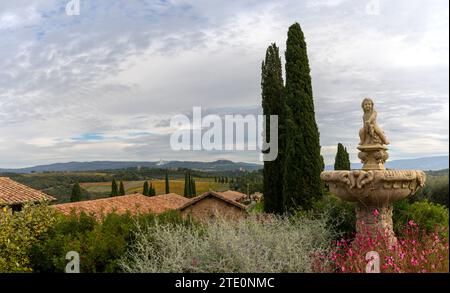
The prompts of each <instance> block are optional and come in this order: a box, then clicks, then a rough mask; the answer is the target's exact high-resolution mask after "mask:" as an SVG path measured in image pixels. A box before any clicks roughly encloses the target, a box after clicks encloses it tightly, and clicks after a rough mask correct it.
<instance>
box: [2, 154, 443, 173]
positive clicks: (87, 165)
mask: <svg viewBox="0 0 450 293" xmlns="http://www.w3.org/2000/svg"><path fill="white" fill-rule="evenodd" d="M139 166H140V167H145V168H162V169H165V168H168V169H174V168H188V169H194V170H200V171H234V170H246V171H253V170H258V169H261V168H262V167H263V166H262V164H251V163H243V162H233V161H229V160H218V161H213V162H198V161H192V162H191V161H158V162H138V161H93V162H68V163H55V164H49V165H39V166H34V167H28V168H19V169H0V172H4V173H7V172H10V173H32V172H74V171H100V170H116V169H127V168H137V167H139ZM361 166H362V165H361V164H352V169H361ZM448 166H449V157H448V156H438V157H426V158H417V159H405V160H393V161H388V162H387V163H386V168H390V169H419V170H424V171H428V170H442V169H447V168H448ZM325 169H326V170H333V166H332V165H329V166H326V168H325Z"/></svg>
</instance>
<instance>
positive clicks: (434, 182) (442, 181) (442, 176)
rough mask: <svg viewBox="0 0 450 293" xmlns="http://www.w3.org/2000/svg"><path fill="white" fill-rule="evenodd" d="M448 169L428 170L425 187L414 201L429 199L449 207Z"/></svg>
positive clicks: (416, 195) (414, 197)
mask: <svg viewBox="0 0 450 293" xmlns="http://www.w3.org/2000/svg"><path fill="white" fill-rule="evenodd" d="M448 182H449V181H448V169H446V170H441V171H434V172H433V171H431V172H427V182H426V184H425V187H424V188H422V189H420V190H419V191H418V192H417V193H416V194H415V195H414V196H413V197H412V198H411V200H412V201H421V200H429V201H430V202H433V203H438V204H441V205H445V206H446V207H447V208H448V207H449V188H448Z"/></svg>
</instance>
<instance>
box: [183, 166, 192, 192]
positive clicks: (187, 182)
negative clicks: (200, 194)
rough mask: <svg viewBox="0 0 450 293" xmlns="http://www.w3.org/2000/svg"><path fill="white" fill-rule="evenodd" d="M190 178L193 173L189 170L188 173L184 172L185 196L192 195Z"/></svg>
mask: <svg viewBox="0 0 450 293" xmlns="http://www.w3.org/2000/svg"><path fill="white" fill-rule="evenodd" d="M190 178H191V174H190V172H189V171H187V172H186V174H184V193H183V194H184V196H186V197H189V196H190V195H191V190H190V187H191V185H190V183H191V181H190Z"/></svg>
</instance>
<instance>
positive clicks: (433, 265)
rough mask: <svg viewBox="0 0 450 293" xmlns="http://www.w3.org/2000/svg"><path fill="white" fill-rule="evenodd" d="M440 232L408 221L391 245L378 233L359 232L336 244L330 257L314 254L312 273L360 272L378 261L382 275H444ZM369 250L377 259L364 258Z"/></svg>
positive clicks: (444, 238)
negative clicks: (429, 273)
mask: <svg viewBox="0 0 450 293" xmlns="http://www.w3.org/2000/svg"><path fill="white" fill-rule="evenodd" d="M375 216H376V215H375ZM444 230H447V228H437V229H436V230H435V231H434V232H431V233H430V232H427V231H426V230H425V229H421V228H419V226H418V225H417V224H416V223H414V221H412V220H410V221H409V222H408V224H407V225H406V226H405V227H404V228H403V230H402V233H401V235H402V237H401V238H399V239H397V241H394V243H393V241H392V238H391V237H389V235H388V234H386V233H384V232H382V231H377V232H375V233H373V232H372V233H370V231H362V232H361V233H359V234H357V235H356V237H355V238H354V239H351V240H345V239H342V240H339V241H337V243H336V248H335V250H334V251H333V252H332V253H331V255H318V256H317V261H316V262H315V270H316V271H322V272H323V271H326V272H342V273H346V272H353V273H364V272H367V268H368V267H372V264H373V263H375V264H376V263H377V262H378V261H379V269H380V272H382V273H427V272H448V271H449V259H448V258H449V246H448V232H447V231H444ZM371 251H375V252H376V253H378V255H379V260H377V259H375V257H374V256H373V255H372V257H370V256H369V255H367V253H368V252H371ZM367 256H369V257H367ZM369 269H370V268H369Z"/></svg>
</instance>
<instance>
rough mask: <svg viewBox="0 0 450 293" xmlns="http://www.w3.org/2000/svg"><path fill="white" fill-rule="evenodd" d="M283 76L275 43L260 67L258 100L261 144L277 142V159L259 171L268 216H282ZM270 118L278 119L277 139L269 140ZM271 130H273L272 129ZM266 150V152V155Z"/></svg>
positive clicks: (265, 164) (267, 51)
mask: <svg viewBox="0 0 450 293" xmlns="http://www.w3.org/2000/svg"><path fill="white" fill-rule="evenodd" d="M283 90H284V85H283V73H282V66H281V58H280V54H279V49H278V47H277V45H276V44H275V43H273V44H271V45H270V46H269V47H268V48H267V50H266V57H265V59H264V61H263V62H262V66H261V96H262V107H263V114H264V115H265V119H266V121H265V123H266V124H265V130H264V134H265V136H266V137H265V141H267V142H269V141H272V140H274V139H277V140H278V156H277V158H276V159H275V160H274V161H265V162H264V170H263V176H264V181H263V192H264V210H265V211H266V212H271V213H282V212H283V172H280V170H282V169H283V160H282V151H283V145H284V143H283V141H282V139H283V138H284V136H283V130H284V128H283V122H284V121H283V117H284V116H283V113H284V108H285V107H286V106H285V100H284V97H283ZM270 115H278V137H270V127H271V125H270ZM272 127H273V126H272ZM269 151H270V150H267V152H269Z"/></svg>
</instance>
